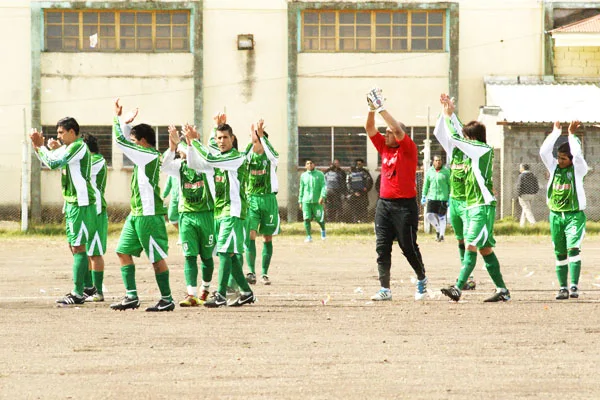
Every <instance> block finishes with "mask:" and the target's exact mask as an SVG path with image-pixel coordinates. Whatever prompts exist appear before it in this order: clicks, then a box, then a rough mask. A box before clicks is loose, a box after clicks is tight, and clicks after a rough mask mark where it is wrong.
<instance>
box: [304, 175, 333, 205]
mask: <svg viewBox="0 0 600 400" xmlns="http://www.w3.org/2000/svg"><path fill="white" fill-rule="evenodd" d="M321 198H323V199H325V198H327V185H326V184H325V175H324V174H323V173H322V172H321V171H319V170H318V169H313V170H312V171H308V170H307V171H305V172H304V173H303V174H302V175H300V188H299V190H298V203H300V204H302V203H318V202H319V199H321Z"/></svg>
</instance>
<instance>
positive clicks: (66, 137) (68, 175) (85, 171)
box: [30, 117, 96, 304]
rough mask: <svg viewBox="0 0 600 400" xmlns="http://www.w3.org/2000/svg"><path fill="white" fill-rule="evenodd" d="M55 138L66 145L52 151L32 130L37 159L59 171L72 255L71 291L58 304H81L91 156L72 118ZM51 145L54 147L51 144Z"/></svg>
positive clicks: (92, 211) (90, 224)
mask: <svg viewBox="0 0 600 400" xmlns="http://www.w3.org/2000/svg"><path fill="white" fill-rule="evenodd" d="M56 133H57V137H58V139H59V140H60V141H62V143H63V144H64V145H65V147H64V148H61V149H60V150H55V151H51V150H50V149H48V147H46V146H45V145H44V136H43V134H42V132H41V131H40V132H38V130H37V129H33V131H32V133H31V135H30V139H31V144H32V145H33V148H34V150H35V154H36V156H37V157H38V158H39V159H40V161H42V162H43V163H44V164H46V165H47V166H48V168H50V169H60V170H61V172H62V174H61V185H62V194H63V198H64V200H65V205H64V213H65V222H66V233H67V241H68V243H69V246H70V248H71V253H72V254H73V283H74V288H73V290H72V291H71V292H70V293H67V294H66V295H65V296H64V297H63V298H62V299H59V300H57V301H56V302H57V303H59V304H83V302H84V295H83V288H84V279H85V274H86V272H87V270H88V258H87V254H86V244H88V242H89V241H90V240H91V238H90V232H92V233H93V232H95V229H96V227H95V225H96V207H95V200H96V197H95V194H94V190H93V188H92V183H91V175H92V156H91V154H90V152H89V150H88V147H87V146H86V145H85V143H84V142H83V138H82V137H81V136H80V135H79V124H78V123H77V121H75V119H74V118H70V117H66V118H63V119H61V120H60V121H58V122H57V124H56ZM51 143H53V144H51ZM48 145H49V146H50V148H56V147H58V145H59V143H58V141H56V140H54V139H50V141H49V142H48Z"/></svg>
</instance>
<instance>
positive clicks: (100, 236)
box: [87, 210, 108, 256]
mask: <svg viewBox="0 0 600 400" xmlns="http://www.w3.org/2000/svg"><path fill="white" fill-rule="evenodd" d="M90 238H91V239H90V240H89V241H88V244H87V255H88V256H103V255H104V253H106V241H107V238H108V214H107V213H106V210H104V211H102V212H101V213H100V214H96V229H95V231H94V232H93V233H92V232H90Z"/></svg>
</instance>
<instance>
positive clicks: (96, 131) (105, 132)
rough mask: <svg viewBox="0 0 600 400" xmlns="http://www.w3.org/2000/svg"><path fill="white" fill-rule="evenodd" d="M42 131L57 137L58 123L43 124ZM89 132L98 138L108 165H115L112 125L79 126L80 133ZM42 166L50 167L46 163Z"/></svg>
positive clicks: (49, 136) (100, 148)
mask: <svg viewBox="0 0 600 400" xmlns="http://www.w3.org/2000/svg"><path fill="white" fill-rule="evenodd" d="M42 132H45V136H46V137H47V138H56V125H43V126H42ZM86 133H89V134H91V135H93V136H95V137H96V139H98V147H99V150H100V154H101V155H102V156H103V157H104V159H105V160H106V166H107V167H108V168H111V167H112V166H113V142H114V141H113V137H112V126H111V125H85V126H80V127H79V135H80V136H83V135H84V134H86ZM41 164H42V168H44V169H48V167H46V165H45V164H44V163H41Z"/></svg>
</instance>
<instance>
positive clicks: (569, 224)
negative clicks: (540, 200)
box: [540, 121, 588, 300]
mask: <svg viewBox="0 0 600 400" xmlns="http://www.w3.org/2000/svg"><path fill="white" fill-rule="evenodd" d="M580 126H581V123H580V122H579V121H573V122H571V124H569V136H568V139H567V140H568V141H567V142H566V143H563V144H562V145H560V146H559V147H558V152H557V156H558V157H557V158H554V156H553V154H552V150H553V149H554V144H555V143H556V141H557V140H558V138H559V137H560V135H561V133H562V130H561V126H560V122H556V123H554V129H553V130H552V133H550V134H549V135H548V137H546V140H544V143H543V144H542V147H541V148H540V157H541V158H542V161H543V162H544V165H545V166H546V168H547V169H548V172H549V173H550V179H549V180H548V186H547V191H546V202H547V203H548V208H549V209H550V216H549V219H550V234H551V236H552V243H553V244H554V255H555V257H556V276H557V277H558V284H559V285H560V289H559V291H558V294H557V295H556V300H565V299H568V298H569V297H571V298H575V299H576V298H578V297H579V290H578V284H579V274H580V273H581V256H580V255H579V251H580V248H581V242H582V240H583V237H584V236H585V223H586V215H585V212H584V210H585V207H586V198H585V191H584V189H583V177H584V176H585V175H586V174H587V172H588V165H587V163H586V162H585V159H584V158H583V153H582V150H581V143H580V142H579V139H578V138H577V137H576V136H575V132H576V131H577V129H578V128H579V127H580ZM569 272H570V273H571V288H570V289H571V292H570V293H569V290H568V289H567V275H568V274H569Z"/></svg>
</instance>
